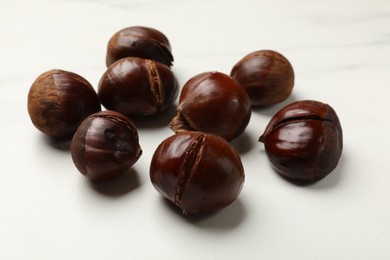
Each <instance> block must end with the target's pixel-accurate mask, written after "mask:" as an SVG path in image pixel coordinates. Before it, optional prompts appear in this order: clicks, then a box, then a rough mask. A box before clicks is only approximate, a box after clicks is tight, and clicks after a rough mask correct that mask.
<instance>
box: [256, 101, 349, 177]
mask: <svg viewBox="0 0 390 260" xmlns="http://www.w3.org/2000/svg"><path fill="white" fill-rule="evenodd" d="M260 141H261V142H263V143H264V146H265V151H266V153H267V156H268V158H269V160H270V162H271V164H272V166H273V167H274V168H275V170H276V171H277V172H278V173H279V174H281V175H282V176H284V177H285V178H287V179H290V180H293V181H297V182H301V183H312V182H314V181H317V180H320V179H322V178H324V177H325V176H326V175H328V174H329V173H330V172H332V171H333V170H334V169H335V168H336V166H337V164H338V162H339V159H340V157H341V153H342V149H343V134H342V129H341V125H340V121H339V118H338V117H337V115H336V112H335V111H334V110H333V108H332V107H330V106H329V105H327V104H324V103H321V102H318V101H313V100H304V101H297V102H294V103H291V104H290V105H287V106H285V107H284V108H282V109H281V110H280V111H279V112H277V113H276V114H275V115H274V117H273V118H272V119H271V121H270V122H269V124H268V125H267V127H266V129H265V132H264V134H263V135H262V136H261V137H260Z"/></svg>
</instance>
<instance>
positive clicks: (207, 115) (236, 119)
mask: <svg viewBox="0 0 390 260" xmlns="http://www.w3.org/2000/svg"><path fill="white" fill-rule="evenodd" d="M251 113H252V110H251V105H250V101H249V97H248V95H247V93H246V92H245V90H244V88H243V87H242V86H241V85H240V84H239V83H238V82H237V81H236V80H234V79H233V78H231V77H229V76H228V75H225V74H223V73H220V72H204V73H201V74H198V75H196V76H194V77H192V78H191V79H190V80H188V81H187V83H186V84H185V85H184V87H183V89H182V91H181V94H180V101H179V106H178V107H177V116H176V117H174V118H173V120H172V121H171V124H170V128H171V129H172V130H173V131H174V132H175V133H180V132H185V131H201V132H207V133H212V134H216V135H219V136H221V137H223V138H225V139H226V140H228V141H231V140H233V139H235V138H236V137H238V136H239V135H241V134H242V133H243V132H244V130H245V128H246V126H247V125H248V123H249V120H250V117H251Z"/></svg>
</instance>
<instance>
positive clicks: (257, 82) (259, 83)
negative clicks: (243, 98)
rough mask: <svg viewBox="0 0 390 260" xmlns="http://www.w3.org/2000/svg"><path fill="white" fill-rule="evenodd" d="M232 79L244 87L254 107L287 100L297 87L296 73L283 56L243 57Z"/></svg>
mask: <svg viewBox="0 0 390 260" xmlns="http://www.w3.org/2000/svg"><path fill="white" fill-rule="evenodd" d="M230 75H231V76H232V77H233V78H235V79H236V80H237V81H238V82H240V84H241V85H243V86H244V87H245V89H246V91H247V92H248V95H249V98H250V100H251V104H252V105H253V106H269V105H274V104H276V103H279V102H282V101H284V100H285V99H287V98H288V97H289V96H290V94H291V92H292V89H293V87H294V70H293V68H292V66H291V64H290V62H289V61H288V60H287V59H286V58H285V57H284V56H283V55H282V54H280V53H278V52H275V51H271V50H261V51H255V52H252V53H250V54H248V55H246V56H245V57H243V58H242V59H241V60H240V61H239V62H238V63H237V64H236V65H235V66H234V67H233V69H232V71H231V73H230Z"/></svg>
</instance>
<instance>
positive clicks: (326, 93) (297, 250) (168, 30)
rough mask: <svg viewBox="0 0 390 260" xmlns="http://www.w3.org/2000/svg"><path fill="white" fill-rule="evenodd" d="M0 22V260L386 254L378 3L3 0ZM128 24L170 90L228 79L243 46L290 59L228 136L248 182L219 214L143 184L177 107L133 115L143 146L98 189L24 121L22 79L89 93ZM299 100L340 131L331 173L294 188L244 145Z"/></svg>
mask: <svg viewBox="0 0 390 260" xmlns="http://www.w3.org/2000/svg"><path fill="white" fill-rule="evenodd" d="M0 24H1V26H0V35H1V40H0V58H1V62H0V89H1V91H2V92H1V95H0V104H1V108H2V112H1V113H0V115H1V128H0V131H1V144H2V148H1V164H0V165H1V166H0V173H1V178H0V208H1V213H0V259H299V260H305V259H307V260H313V259H318V260H320V259H324V260H328V259H343V260H344V259H354V260H357V259H376V260H378V259H390V166H389V165H390V163H389V162H390V152H389V147H390V140H389V127H390V124H389V121H390V117H389V112H390V102H389V98H390V90H389V89H390V85H389V84H390V83H389V82H390V2H389V1H388V0H356V1H352V0H351V1H348V0H327V1H307V0H296V1H289V0H273V1H264V0H253V1H249V0H241V1H226V0H219V1H211V0H207V1H206V0H197V1H173V0H171V1H168V0H167V1H163V0H159V1H158V0H154V1H153V0H147V1H145V0H138V1H125V0H114V1H111V0H95V1H94V0H89V1H87V0H84V1H76V0H73V1H65V0H50V1H49V0H33V1H27V0H26V1H21V0H16V1H14V0H13V1H6V0H3V1H1V3H0ZM132 25H143V26H150V27H154V28H156V29H158V30H160V31H162V32H163V33H164V34H165V35H166V36H167V37H168V38H169V40H170V42H171V45H172V49H173V55H174V58H175V62H174V67H173V70H174V72H175V74H176V76H177V78H178V81H179V83H180V86H182V85H183V84H184V83H185V82H186V81H187V80H188V79H189V78H190V77H192V76H194V75H196V74H198V73H200V72H204V71H213V70H217V71H221V72H225V73H229V72H230V70H231V68H232V66H233V65H234V64H235V63H236V62H237V61H238V60H239V59H240V58H241V57H243V56H244V55H246V54H248V53H249V52H252V51H255V50H260V49H273V50H276V51H279V52H281V53H282V54H284V55H285V56H286V57H287V58H288V59H289V60H290V62H291V63H292V65H293V67H294V69H295V75H296V81H295V87H294V90H293V94H292V96H291V97H290V98H289V99H288V100H286V101H285V102H283V103H282V104H278V105H275V106H273V107H270V108H267V109H255V110H254V111H253V114H252V118H251V121H250V124H249V125H248V127H247V129H246V131H245V133H244V134H243V135H242V136H241V137H240V138H239V139H237V140H236V141H234V142H233V144H234V145H235V146H236V147H237V148H238V150H239V151H240V153H241V156H242V161H243V164H244V167H245V172H246V182H245V184H244V188H243V190H242V193H241V194H240V196H239V198H238V200H237V201H236V202H234V203H233V204H232V205H230V206H229V207H227V208H225V209H223V210H220V211H218V212H216V213H214V214H207V215H201V216H192V217H191V216H190V217H184V216H182V215H181V214H179V212H178V211H177V210H175V208H173V207H171V206H170V205H169V203H167V202H166V201H164V200H163V199H162V198H161V196H160V195H159V194H158V193H157V191H156V190H155V189H154V188H153V186H152V185H151V183H150V180H149V164H150V159H151V156H152V154H153V152H154V150H155V148H156V147H157V145H158V144H159V143H160V142H161V141H162V140H164V139H165V138H166V137H168V136H170V135H172V134H173V133H172V131H171V130H170V129H169V128H168V127H167V123H168V121H169V120H170V118H171V117H172V116H173V113H174V111H168V112H167V113H165V114H164V115H163V116H162V117H161V118H158V119H154V120H138V121H137V122H136V124H137V126H138V129H139V135H140V143H141V146H142V149H143V151H144V153H143V155H142V157H141V158H140V160H139V161H138V162H137V163H136V165H135V166H134V167H133V168H132V170H130V171H129V172H127V173H126V174H124V175H123V176H121V177H119V178H117V179H115V180H113V181H110V182H107V183H105V184H93V183H91V182H90V181H88V180H87V179H86V178H84V177H83V176H82V175H81V174H79V173H78V171H77V170H76V168H75V166H74V165H73V163H72V160H71V157H70V152H69V150H68V149H67V146H66V144H57V143H53V142H52V141H50V140H49V139H48V138H46V137H45V136H44V135H43V134H41V133H40V132H39V131H38V130H36V129H35V128H34V126H33V125H32V123H31V121H30V119H29V116H28V113H27V93H28V90H29V88H30V86H31V84H32V82H33V81H34V80H35V78H36V77H37V76H38V75H39V74H41V73H42V72H44V71H47V70H49V69H53V68H59V69H65V70H69V71H73V72H76V73H78V74H80V75H82V76H83V77H85V78H86V79H87V80H89V81H90V82H91V83H92V84H93V86H94V87H95V88H96V87H97V83H98V81H99V79H100V76H101V75H102V74H103V72H104V71H105V69H106V68H105V52H106V45H107V42H108V39H109V38H110V37H111V35H112V34H114V33H115V32H116V31H118V30H119V29H122V28H124V27H127V26H132ZM301 99H315V100H319V101H323V102H326V103H328V104H330V105H331V106H332V107H333V108H334V109H335V110H336V111H337V113H338V115H339V117H340V120H341V123H342V127H343V130H344V150H343V155H342V158H341V161H340V163H339V165H338V167H337V168H336V169H335V171H334V172H333V173H332V174H330V175H329V176H327V177H326V178H325V179H323V180H321V181H319V182H317V183H315V184H314V185H310V186H306V187H301V186H296V185H293V184H291V183H289V182H287V181H285V180H284V179H282V178H281V177H279V176H278V175H277V174H276V173H275V172H274V171H273V170H272V169H271V166H270V164H269V163H268V160H267V158H266V155H265V152H264V147H263V145H262V144H261V143H258V142H257V139H258V137H259V135H260V134H261V133H262V131H263V130H264V128H265V126H266V124H267V123H268V121H269V120H270V118H271V116H272V115H273V114H274V113H275V112H276V111H277V110H278V109H280V108H281V107H282V106H284V105H286V104H288V103H290V102H292V101H295V100H301Z"/></svg>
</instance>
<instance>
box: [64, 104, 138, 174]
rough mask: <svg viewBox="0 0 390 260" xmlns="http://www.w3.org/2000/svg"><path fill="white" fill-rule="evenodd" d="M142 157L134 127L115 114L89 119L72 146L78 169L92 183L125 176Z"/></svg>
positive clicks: (94, 115)
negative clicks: (120, 175)
mask: <svg viewBox="0 0 390 260" xmlns="http://www.w3.org/2000/svg"><path fill="white" fill-rule="evenodd" d="M141 154H142V150H141V147H140V145H139V140H138V131H137V129H136V128H135V126H134V124H133V123H132V122H131V121H130V119H129V118H127V117H126V116H124V115H122V114H120V113H117V112H115V111H102V112H98V113H95V114H93V115H90V116H89V117H87V118H86V119H85V120H84V121H83V122H82V123H81V125H80V127H79V128H78V129H77V131H76V133H75V134H74V136H73V139H72V143H71V155H72V159H73V162H74V164H75V166H76V168H77V169H78V170H79V171H80V173H82V174H83V175H85V176H86V177H87V178H88V179H91V180H104V179H110V178H113V177H115V176H117V175H119V174H121V173H123V172H125V171H126V170H127V169H129V168H130V167H131V166H132V165H133V164H134V163H135V162H137V160H138V159H139V158H140V156H141Z"/></svg>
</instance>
